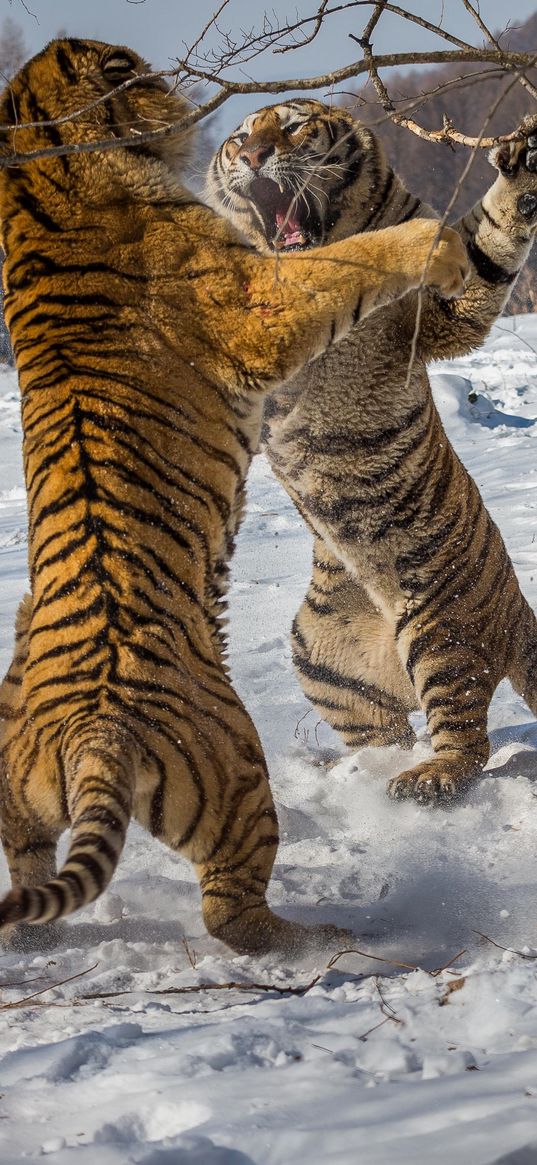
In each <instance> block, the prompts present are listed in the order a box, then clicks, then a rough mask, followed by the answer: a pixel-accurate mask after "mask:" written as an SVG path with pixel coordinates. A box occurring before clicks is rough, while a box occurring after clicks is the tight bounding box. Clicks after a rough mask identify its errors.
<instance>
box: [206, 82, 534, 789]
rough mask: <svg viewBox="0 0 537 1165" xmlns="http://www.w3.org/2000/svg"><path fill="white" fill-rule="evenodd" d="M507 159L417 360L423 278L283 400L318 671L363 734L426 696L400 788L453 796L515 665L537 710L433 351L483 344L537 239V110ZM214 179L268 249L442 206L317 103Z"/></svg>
mask: <svg viewBox="0 0 537 1165" xmlns="http://www.w3.org/2000/svg"><path fill="white" fill-rule="evenodd" d="M491 161H492V162H493V164H494V165H495V166H496V167H497V168H498V170H499V174H498V176H497V178H496V181H495V182H494V184H493V186H492V187H491V189H490V190H488V191H487V193H486V194H485V196H484V198H483V199H482V201H481V202H479V203H478V204H477V205H476V206H475V207H474V208H473V210H471V211H470V213H469V214H467V215H466V216H465V217H464V218H463V219H461V221H460V222H458V223H457V224H456V229H457V231H458V232H459V234H460V236H461V238H462V240H463V241H464V243H465V244H466V248H467V252H468V256H469V260H470V263H471V275H470V278H469V280H468V282H467V285H466V289H465V293H464V295H463V296H462V297H461V298H460V299H458V300H456V301H452V302H449V303H448V302H447V301H446V300H443V299H441V298H440V297H439V296H438V295H436V294H435V293H434V292H427V293H426V294H424V295H423V297H422V303H421V309H422V310H421V320H420V328H419V336H418V339H417V347H416V354H415V359H414V362H413V365H412V370H411V373H410V374H409V360H410V354H411V348H412V342H413V338H414V332H415V326H416V307H417V297H416V295H415V294H411V295H409V296H406V297H405V298H404V299H402V300H399V302H398V303H394V304H392V305H389V306H388V307H385V308H384V309H383V310H382V311H381V312H378V313H376V315H375V316H372V317H371V319H368V320H366V321H365V322H363V323H359V324H358V326H357V327H356V328H354V330H353V331H352V333H351V334H350V335H349V336H348V337H347V338H346V339H345V340H344V342H343V343H342V344H340V345H339V346H338V348H337V349H336V350H334V351H333V352H328V353H327V354H326V355H324V356H323V357H321V358H320V359H319V360H317V361H316V362H315V364H313V365H311V366H310V367H309V368H308V369H307V371H304V372H302V373H299V374H298V375H297V376H296V377H295V378H294V379H293V380H291V381H290V382H289V383H288V384H287V385H286V386H285V387H284V388H283V389H281V390H280V391H279V392H278V393H277V394H275V395H273V396H272V397H271V398H270V400H269V402H268V404H267V409H266V426H265V439H266V448H267V452H268V455H269V458H270V461H271V464H272V466H273V468H274V470H275V472H276V474H277V476H278V477H279V479H280V481H281V482H282V483H283V485H284V486H285V488H286V489H287V490H288V492H289V493H290V495H291V497H292V498H294V500H295V502H296V504H297V506H298V507H299V509H300V510H301V512H302V514H303V515H304V517H305V519H306V521H307V522H308V523H309V525H310V527H311V529H312V531H313V532H314V534H315V544H314V562H313V574H312V579H311V584H310V587H309V590H308V593H307V595H306V598H305V600H304V602H303V604H302V606H301V608H300V610H299V612H298V614H297V616H296V618H295V621H294V626H293V652H294V661H295V665H296V668H297V671H298V675H299V678H300V681H301V683H302V686H303V688H304V691H305V692H306V694H307V695H308V696H309V698H310V700H311V701H312V703H313V704H314V705H315V707H316V708H317V709H318V711H319V713H320V714H321V716H323V717H324V718H325V719H326V720H327V721H328V722H329V723H330V724H331V725H333V727H334V728H335V729H336V730H337V731H338V732H339V733H340V734H341V736H342V738H343V740H344V741H345V742H346V743H347V744H348V745H350V746H351V747H353V748H356V747H358V746H360V745H364V744H369V745H375V744H379V745H380V744H390V743H395V742H396V743H399V744H402V745H404V746H405V747H411V746H412V743H413V741H414V734H413V732H412V730H411V728H410V725H409V722H408V713H409V711H411V710H413V709H415V708H416V707H418V706H419V707H421V708H423V709H424V710H425V712H426V714H427V721H428V727H429V730H430V734H431V740H432V745H433V749H434V754H435V755H434V757H433V758H432V759H431V760H430V761H427V762H425V763H423V764H420V765H418V766H416V767H414V768H411V769H409V770H408V771H406V772H403V773H401V774H400V775H399V776H398V777H397V778H396V779H395V780H394V781H393V782H392V783H391V786H390V792H391V793H392V795H394V796H396V797H407V796H413V797H415V798H416V799H417V800H418V801H422V802H430V801H435V800H449V799H450V798H452V797H454V796H456V795H458V794H460V793H461V791H462V790H463V788H464V787H465V786H466V784H467V782H468V781H469V779H470V778H472V777H474V776H475V775H476V774H478V773H479V772H480V771H481V769H482V767H483V765H484V764H485V762H486V760H487V757H488V754H489V745H488V739H487V709H488V705H489V702H490V699H491V696H492V693H493V692H494V689H495V688H496V686H497V684H498V682H499V681H500V680H501V679H502V677H504V676H508V677H509V679H510V680H511V682H512V683H513V685H514V687H515V688H516V689H517V691H519V692H520V693H521V694H522V695H523V696H524V698H525V699H526V701H527V703H528V704H529V706H530V708H531V709H532V711H534V712H535V713H537V624H536V621H535V618H534V615H533V613H532V611H531V610H530V608H529V606H528V604H527V602H526V600H525V599H524V598H523V596H522V595H521V593H520V590H519V587H518V583H517V580H516V577H515V574H514V571H513V568H512V566H511V563H510V561H509V558H508V555H507V553H506V550H505V547H504V545H503V542H502V539H501V537H500V534H499V532H498V530H497V529H496V527H495V525H494V523H493V522H492V520H491V518H490V517H489V515H488V514H487V512H486V510H485V508H484V506H483V503H482V500H481V498H480V495H479V492H478V490H477V488H476V486H475V484H474V482H473V481H472V479H471V478H470V477H469V475H468V473H467V472H466V470H465V469H464V467H463V466H462V465H461V463H460V461H459V460H458V458H457V456H456V454H455V452H454V450H453V449H452V447H451V446H450V443H449V441H448V439H447V437H446V434H445V432H444V430H443V427H442V424H441V421H440V418H439V416H438V413H437V411H436V408H435V405H434V402H433V399H432V395H431V391H430V385H429V381H428V378H427V373H426V367H425V365H426V362H427V361H429V360H432V359H438V358H442V357H450V356H455V355H459V354H463V353H466V352H468V351H470V350H471V349H472V348H473V347H475V346H476V345H478V344H480V343H481V341H482V340H483V339H484V337H485V336H486V334H487V332H488V330H489V328H490V326H491V324H492V323H493V321H494V320H495V319H496V317H497V316H498V315H499V313H500V312H501V310H502V308H503V307H504V305H505V302H506V300H507V298H508V296H509V293H510V291H511V289H512V287H513V285H514V282H515V280H516V277H517V275H518V272H519V271H520V269H521V267H522V265H523V263H524V261H525V260H526V258H527V256H528V253H529V250H530V247H531V243H532V241H533V237H534V233H535V225H536V222H537V174H536V171H537V122H536V121H535V119H534V120H533V122H531V121H530V119H528V120H527V122H526V123H525V124H524V127H523V134H521V137H520V140H518V141H516V142H514V143H511V144H509V145H503V146H502V147H501V148H500V149H498V150H497V151H495V152H494V154H493V155H492V156H491ZM269 179H271V180H272V185H271V184H270V182H269ZM274 183H276V192H275V191H274ZM208 191H209V198H210V201H211V203H212V205H214V206H218V207H220V208H222V209H223V210H224V212H225V213H226V214H227V216H228V217H229V219H230V221H231V222H232V223H233V224H234V225H235V226H237V227H238V228H239V229H241V230H242V231H243V233H244V235H245V236H246V237H247V239H248V240H249V241H250V242H253V243H254V244H255V245H256V247H257V248H258V249H259V250H260V251H262V252H267V251H269V250H271V249H272V250H273V249H278V250H279V251H280V253H281V254H284V253H285V250H286V248H288V247H293V248H295V247H297V246H299V247H301V248H302V249H307V247H308V246H310V245H311V243H313V242H315V243H322V244H326V243H328V244H330V243H333V241H334V240H336V239H344V238H345V237H347V236H348V235H349V234H351V232H354V231H364V232H371V231H373V232H375V231H377V230H378V229H379V228H384V227H386V226H388V225H393V224H394V223H405V222H413V221H416V219H417V218H421V217H425V218H431V217H433V216H434V212H433V211H432V210H431V208H430V207H429V206H427V205H425V204H423V203H422V202H421V201H420V199H419V198H417V197H416V196H415V195H413V194H410V193H409V192H408V191H407V190H405V188H404V187H403V185H402V183H401V182H400V180H399V179H398V178H397V176H396V175H395V174H394V172H393V170H392V169H391V167H390V166H389V164H388V163H387V161H386V159H385V157H384V154H383V150H382V147H381V145H380V143H379V141H378V140H377V138H376V137H375V136H374V135H373V134H372V133H371V131H370V130H369V129H367V128H366V127H365V126H363V125H360V124H359V123H358V122H356V121H354V120H353V119H352V117H351V115H350V114H349V113H348V112H346V111H344V110H342V109H337V108H334V109H330V108H328V107H327V106H324V105H322V104H320V103H319V102H317V101H310V100H305V101H303V100H300V101H291V102H289V103H284V104H281V105H276V106H272V107H268V108H265V109H261V110H259V111H258V112H257V113H254V114H251V115H250V116H249V117H247V118H246V120H245V122H244V123H243V125H242V126H241V127H240V128H239V130H238V131H237V132H236V133H235V134H232V136H231V137H230V138H229V139H228V141H227V142H224V144H223V145H222V146H221V148H220V150H219V151H218V152H217V154H216V155H215V157H214V158H213V160H212V163H211V166H210V170H209V179H208ZM286 202H287V211H286V212H285V204H286ZM284 212H285V213H284ZM373 237H374V235H373Z"/></svg>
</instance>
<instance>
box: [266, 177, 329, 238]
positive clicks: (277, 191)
mask: <svg viewBox="0 0 537 1165" xmlns="http://www.w3.org/2000/svg"><path fill="white" fill-rule="evenodd" d="M248 197H249V198H250V199H251V201H252V202H254V203H255V205H256V207H257V209H258V210H259V212H260V214H261V217H262V219H263V224H264V227H265V235H266V238H267V242H268V243H270V245H271V246H272V247H273V248H274V250H276V251H302V250H304V249H305V248H306V247H314V246H317V245H318V244H319V243H320V241H321V236H322V229H321V221H320V218H319V214H318V212H316V211H315V210H314V209H313V207H312V206H311V205H310V202H309V198H308V191H307V190H304V191H303V192H302V193H301V194H300V195H299V196H297V195H296V194H295V192H294V191H293V190H291V189H290V188H289V187H287V188H286V187H283V188H282V187H280V186H279V185H278V183H277V182H274V180H273V179H272V178H265V177H258V178H253V179H252V182H251V183H250V186H249V188H248Z"/></svg>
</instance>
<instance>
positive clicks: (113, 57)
mask: <svg viewBox="0 0 537 1165" xmlns="http://www.w3.org/2000/svg"><path fill="white" fill-rule="evenodd" d="M101 68H102V71H103V76H104V77H106V80H107V81H110V82H112V84H114V85H120V84H121V82H122V81H128V80H129V77H133V76H135V75H136V74H137V73H140V72H142V73H149V72H150V67H149V65H147V64H146V62H145V61H143V60H142V58H141V57H139V56H137V54H136V53H132V52H130V50H129V49H124V48H122V47H120V48H118V47H116V48H114V49H113V50H112V51H110V50H109V51H108V54H107V55H105V56H103V58H102V61H101Z"/></svg>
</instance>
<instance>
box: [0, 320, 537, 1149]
mask: <svg viewBox="0 0 537 1165" xmlns="http://www.w3.org/2000/svg"><path fill="white" fill-rule="evenodd" d="M433 380H434V386H435V394H436V397H437V400H438V402H439V405H440V407H441V410H442V413H443V416H444V418H445V421H446V424H447V427H448V430H449V433H450V435H451V437H452V439H453V441H454V443H455V445H456V448H457V450H458V452H459V453H460V455H461V456H462V458H463V460H464V461H465V463H466V464H467V466H468V467H469V469H470V470H471V472H472V473H473V475H474V476H475V478H476V479H477V481H478V483H479V485H480V487H481V489H482V492H483V494H484V497H485V500H486V502H487V504H488V506H489V508H490V510H491V512H492V514H493V516H494V518H495V519H496V521H497V522H498V523H499V525H500V528H501V530H502V532H503V534H504V537H505V540H506V542H507V546H508V549H509V551H510V553H511V556H512V559H513V562H514V564H515V568H516V571H517V574H518V576H519V578H520V581H521V584H522V587H523V590H524V592H525V594H526V595H527V596H528V598H529V600H530V602H531V603H532V605H533V607H534V608H535V609H537V317H519V318H518V319H515V320H514V321H513V320H503V321H502V322H501V326H498V327H497V328H496V329H495V330H494V332H493V335H492V337H491V339H490V340H489V342H488V343H487V345H486V347H485V349H483V350H482V351H481V352H479V353H477V354H475V355H473V356H471V357H469V358H467V359H464V360H459V361H456V362H455V363H452V364H447V363H446V364H442V365H437V366H436V367H435V370H434V375H433ZM469 394H470V399H469ZM0 487H1V488H0V580H1V594H2V603H1V606H0V667H1V668H2V670H3V669H4V668H5V667H6V666H7V664H8V661H9V657H10V652H11V643H12V629H13V622H14V615H15V609H16V605H17V602H18V599H19V597H20V596H21V595H22V593H23V591H24V587H25V575H26V541H25V500H24V490H23V484H22V472H21V466H20V425H19V414H18V396H17V388H16V379H15V376H14V374H13V373H12V372H10V371H8V370H0ZM309 563H310V541H309V537H308V535H307V533H306V532H305V529H304V527H303V524H302V522H301V520H300V519H299V518H298V516H297V514H296V513H295V511H294V509H293V507H292V505H291V503H290V502H289V500H288V499H287V497H286V495H284V493H283V492H282V491H281V489H280V488H279V487H278V486H277V485H276V483H275V482H274V480H273V478H272V476H271V473H270V471H269V469H268V466H267V464H266V462H265V461H264V459H262V458H257V459H256V460H255V462H254V465H253V468H252V473H251V478H250V490H249V506H248V515H247V519H246V521H245V524H244V527H243V530H242V533H241V536H240V543H239V547H238V552H237V555H236V558H235V562H234V581H233V589H232V602H231V650H232V661H233V673H234V677H235V681H236V684H237V687H238V689H239V690H240V692H241V694H242V696H243V698H244V700H245V702H246V704H247V706H248V707H249V709H250V711H251V713H252V715H253V717H254V720H255V722H256V724H257V726H258V729H259V731H260V733H261V737H262V740H263V743H264V746H265V749H266V753H267V756H268V761H269V768H270V772H271V776H272V783H273V788H274V792H275V795H276V798H277V802H278V807H279V814H280V822H281V830H282V842H281V847H280V851H279V860H278V864H277V866H276V869H275V875H274V879H273V882H272V887H271V902H272V904H273V906H274V907H275V908H277V909H278V910H281V912H282V913H284V914H286V915H288V916H289V917H296V918H298V919H301V920H303V921H311V920H325V919H326V920H335V921H336V922H338V923H340V924H342V925H345V926H348V927H351V928H352V930H353V931H354V932H355V933H356V934H357V935H359V936H360V937H359V942H358V944H357V945H358V946H359V948H360V950H361V951H362V952H364V953H363V954H349V955H345V956H343V957H341V958H339V959H337V960H336V962H335V963H334V965H333V966H331V967H327V966H326V958H320V959H318V960H317V961H315V960H314V959H311V960H310V961H309V962H307V961H305V962H304V963H301V964H300V965H294V966H290V965H284V964H283V963H282V962H281V961H277V960H275V959H270V958H265V959H260V960H253V959H249V958H244V957H243V958H234V957H232V956H231V955H230V954H229V953H227V952H226V950H225V949H224V948H223V947H221V946H219V944H218V943H216V942H215V941H214V940H211V939H209V938H208V937H207V936H206V934H205V933H204V930H203V926H202V922H201V916H200V910H199V894H198V888H197V884H196V882H195V879H194V877H193V873H192V871H191V869H190V867H189V865H188V863H186V862H183V861H182V860H181V859H179V858H178V857H176V856H175V855H173V854H171V853H170V852H168V851H167V850H165V849H164V848H162V847H160V846H159V845H158V843H156V842H154V841H153V840H152V839H151V838H149V837H148V836H147V835H146V834H144V833H143V832H142V831H141V830H140V829H139V828H137V827H136V826H133V827H132V828H131V831H130V834H129V840H128V843H127V847H126V850H125V853H124V855H123V858H122V860H121V864H120V867H119V869H118V871H117V874H116V877H115V879H114V881H113V883H112V886H111V889H110V891H109V892H108V893H107V894H105V895H104V896H103V897H102V898H101V899H100V900H99V901H98V902H97V903H96V904H94V905H93V906H92V907H90V908H88V909H86V910H85V911H83V912H81V913H80V914H78V915H76V916H75V917H74V918H73V919H72V921H71V922H70V923H68V924H67V925H66V926H65V927H64V928H63V929H62V930H61V931H58V943H57V946H56V947H54V948H53V949H51V950H49V951H47V952H45V953H37V952H36V953H32V954H25V955H24V956H22V955H20V954H15V953H12V952H9V953H8V952H5V953H2V954H0V1057H1V1059H0V1094H1V1097H0V1161H1V1163H2V1165H14V1163H15V1162H19V1161H20V1160H21V1158H24V1157H27V1158H33V1157H40V1156H43V1155H44V1156H48V1157H49V1158H50V1160H51V1161H52V1162H57V1163H58V1165H74V1163H78V1162H80V1165H84V1163H85V1162H88V1165H116V1163H117V1165H119V1163H120V1162H121V1163H122V1165H123V1163H125V1162H136V1163H138V1165H291V1163H292V1165H303V1163H304V1165H306V1163H307V1165H357V1163H359V1165H392V1163H395V1162H396V1163H397V1165H430V1162H431V1161H434V1162H435V1165H452V1162H454V1161H455V1162H457V1163H459V1165H469V1163H471V1165H493V1163H494V1165H500V1163H502V1165H507V1163H509V1165H535V1163H536V1162H537V982H536V972H537V953H536V952H537V893H536V888H537V803H536V797H537V723H536V722H535V721H534V720H533V718H532V716H531V714H530V713H529V711H528V709H527V708H526V707H525V705H524V704H523V702H522V701H521V700H520V699H519V698H518V697H516V696H515V695H514V694H513V692H512V690H511V688H510V687H509V685H508V684H507V683H505V684H503V685H502V686H501V688H500V689H499V690H498V692H497V694H496V696H495V699H494V702H493V705H492V708H491V712H490V732H491V740H492V755H491V760H490V762H489V766H488V770H487V773H486V775H485V777H484V779H483V780H481V781H480V782H479V783H478V784H476V786H475V788H474V790H473V791H472V792H471V793H470V795H469V797H468V798H467V800H466V801H465V803H464V804H462V805H460V806H457V807H456V808H454V809H450V810H445V809H438V810H434V809H433V810H431V809H427V808H423V807H420V806H418V805H415V804H408V803H392V802H390V801H389V800H388V798H387V796H386V793H385V786H386V782H387V779H388V778H389V777H390V776H392V775H393V774H395V773H396V772H397V771H398V770H399V769H400V768H403V767H406V766H407V763H408V755H407V754H403V753H402V752H401V751H400V750H399V749H398V748H395V747H393V748H385V749H366V750H363V751H362V752H359V753H355V754H353V755H345V756H344V755H343V750H342V749H341V747H340V745H339V742H338V740H337V738H336V737H335V735H334V734H333V733H332V732H331V731H330V729H329V728H328V727H327V726H326V725H324V724H322V723H321V724H319V723H318V722H317V716H316V714H315V712H313V711H312V710H311V709H309V707H308V705H307V703H306V701H305V699H304V697H303V696H302V694H301V691H300V688H299V687H298V685H297V683H296V681H295V679H294V675H293V671H292V667H291V661H290V650H289V638H288V636H289V626H290V622H291V619H292V616H293V613H294V611H295V610H296V608H297V606H298V604H299V601H300V598H301V595H302V593H303V591H304V589H305V586H306V581H307V578H308V572H309ZM415 722H416V724H417V726H418V730H419V740H418V743H417V745H416V747H415V750H414V751H415V758H416V760H418V759H419V758H420V757H422V756H424V755H426V754H427V751H428V749H429V745H428V741H427V737H426V734H425V730H424V722H423V717H421V716H417V717H416V718H415ZM7 885H8V876H7V871H6V868H5V864H4V863H3V859H2V863H1V866H0V892H4V890H5V889H7ZM483 936H487V937H483ZM494 944H499V945H494ZM505 947H509V948H511V949H512V951H514V952H518V953H509V952H508V951H506V950H504V949H503V948H505ZM452 960H453V962H452ZM401 964H403V965H401ZM448 964H450V965H449V967H447V965H448ZM446 967H447V969H446ZM442 968H444V969H443V970H442ZM66 980H70V981H69V982H66ZM314 981H315V982H314ZM238 984H239V985H242V987H241V986H237V985H238ZM252 984H254V986H252ZM312 984H313V985H312ZM248 985H250V986H248ZM260 985H265V987H267V989H266V990H262V989H261V987H260ZM308 985H309V987H308ZM285 987H293V988H295V989H297V988H298V989H299V990H295V992H294V993H285V992H284V991H283V988H285ZM33 993H35V996H34V997H33V998H29V997H30V996H32V995H33ZM17 1001H20V1003H19V1004H18V1006H14V1004H16V1003H17Z"/></svg>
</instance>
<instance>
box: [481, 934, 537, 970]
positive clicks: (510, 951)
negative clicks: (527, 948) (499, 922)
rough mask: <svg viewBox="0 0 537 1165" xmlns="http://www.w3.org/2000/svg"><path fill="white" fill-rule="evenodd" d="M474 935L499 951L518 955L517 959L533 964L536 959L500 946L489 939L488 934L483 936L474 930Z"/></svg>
mask: <svg viewBox="0 0 537 1165" xmlns="http://www.w3.org/2000/svg"><path fill="white" fill-rule="evenodd" d="M474 934H478V935H479V937H480V938H484V939H485V941H486V942H488V943H491V945H492V946H493V947H497V948H498V950H499V951H507V952H508V953H509V954H510V955H518V957H519V959H528V960H529V961H530V962H534V961H535V959H537V955H526V954H525V953H524V951H515V950H513V948H512V947H504V946H502V944H501V943H497V942H495V941H494V939H493V938H490V936H489V935H488V934H483V932H482V931H480V930H474Z"/></svg>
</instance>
